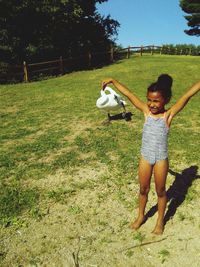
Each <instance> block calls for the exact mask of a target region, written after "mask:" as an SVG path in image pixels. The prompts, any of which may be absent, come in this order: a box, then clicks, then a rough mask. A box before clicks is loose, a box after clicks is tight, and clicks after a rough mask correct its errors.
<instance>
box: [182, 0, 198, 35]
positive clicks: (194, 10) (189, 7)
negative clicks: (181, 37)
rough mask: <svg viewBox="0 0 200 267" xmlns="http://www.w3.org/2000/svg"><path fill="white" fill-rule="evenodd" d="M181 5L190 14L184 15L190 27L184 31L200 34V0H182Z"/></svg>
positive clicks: (190, 33)
mask: <svg viewBox="0 0 200 267" xmlns="http://www.w3.org/2000/svg"><path fill="white" fill-rule="evenodd" d="M180 6H181V8H182V9H183V11H184V12H186V13H188V14H190V15H187V16H184V17H185V18H186V20H187V21H188V22H187V25H188V26H189V27H190V29H189V30H185V31H184V32H185V33H187V34H188V35H196V36H200V0H180Z"/></svg>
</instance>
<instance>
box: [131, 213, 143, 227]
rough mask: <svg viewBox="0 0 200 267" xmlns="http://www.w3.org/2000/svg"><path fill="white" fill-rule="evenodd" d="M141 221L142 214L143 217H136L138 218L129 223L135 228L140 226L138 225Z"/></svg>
mask: <svg viewBox="0 0 200 267" xmlns="http://www.w3.org/2000/svg"><path fill="white" fill-rule="evenodd" d="M143 222H144V216H143V217H138V218H137V219H136V220H135V221H134V222H133V223H132V224H131V228H132V229H135V230H137V229H138V228H140V226H141V225H142V223H143Z"/></svg>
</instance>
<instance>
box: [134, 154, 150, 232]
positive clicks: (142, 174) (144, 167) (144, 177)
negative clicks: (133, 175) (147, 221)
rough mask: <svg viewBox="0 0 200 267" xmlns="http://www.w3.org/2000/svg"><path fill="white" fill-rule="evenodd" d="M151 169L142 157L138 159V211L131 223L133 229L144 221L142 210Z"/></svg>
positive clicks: (146, 198) (147, 190)
mask: <svg viewBox="0 0 200 267" xmlns="http://www.w3.org/2000/svg"><path fill="white" fill-rule="evenodd" d="M152 170H153V166H152V165H150V164H149V162H148V161H147V160H145V159H144V158H143V157H142V158H141V159H140V163H139V173H138V174H139V182H140V193H139V212H138V217H137V219H136V220H135V221H134V222H133V223H132V224H131V228H133V229H138V228H139V227H140V226H141V224H142V223H143V221H144V212H145V207H146V203H147V200H148V193H149V189H150V180H151V175H152Z"/></svg>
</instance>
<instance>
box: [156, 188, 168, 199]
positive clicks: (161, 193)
mask: <svg viewBox="0 0 200 267" xmlns="http://www.w3.org/2000/svg"><path fill="white" fill-rule="evenodd" d="M156 193H157V196H158V197H164V196H166V190H165V188H156Z"/></svg>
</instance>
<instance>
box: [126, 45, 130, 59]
mask: <svg viewBox="0 0 200 267" xmlns="http://www.w3.org/2000/svg"><path fill="white" fill-rule="evenodd" d="M126 58H130V46H129V47H128V49H127V57H126Z"/></svg>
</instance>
